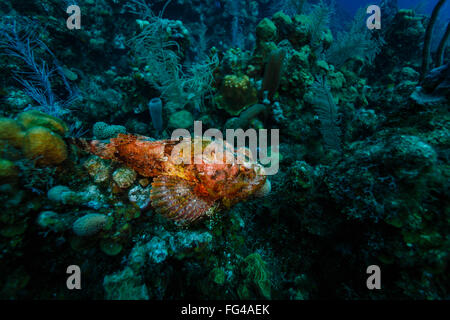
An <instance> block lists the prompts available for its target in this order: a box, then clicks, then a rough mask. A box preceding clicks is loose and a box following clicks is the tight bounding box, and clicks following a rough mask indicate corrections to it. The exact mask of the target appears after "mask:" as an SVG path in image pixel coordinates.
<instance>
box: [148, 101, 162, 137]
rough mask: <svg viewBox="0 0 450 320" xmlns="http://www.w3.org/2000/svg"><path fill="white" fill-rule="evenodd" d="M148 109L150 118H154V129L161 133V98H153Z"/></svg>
mask: <svg viewBox="0 0 450 320" xmlns="http://www.w3.org/2000/svg"><path fill="white" fill-rule="evenodd" d="M148 109H149V111H150V116H151V117H152V123H153V127H155V129H156V130H157V131H158V132H159V131H162V129H163V118H162V101H161V99H160V98H153V99H152V100H150V102H149V103H148Z"/></svg>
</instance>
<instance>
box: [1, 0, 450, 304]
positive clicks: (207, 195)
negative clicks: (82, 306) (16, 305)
mask: <svg viewBox="0 0 450 320" xmlns="http://www.w3.org/2000/svg"><path fill="white" fill-rule="evenodd" d="M77 3H78V4H79V5H80V6H82V10H83V19H82V28H81V29H79V30H69V29H67V26H66V23H65V20H64V19H65V18H66V16H65V13H64V11H63V10H61V6H63V7H64V6H65V5H66V2H64V1H63V3H62V2H61V1H57V0H43V1H29V5H28V3H27V5H25V4H24V3H23V1H22V2H21V1H19V0H11V1H7V2H2V4H1V5H0V15H1V18H0V78H1V81H0V203H1V205H0V209H1V210H0V273H1V274H2V276H1V277H0V288H1V289H0V298H1V299H24V300H27V299H61V300H66V299H84V300H85V299H114V300H116V299H117V300H128V299H142V300H147V299H158V300H159V299H178V300H179V299H245V300H253V299H286V300H287V299H299V300H300V299H362V300H381V299H402V300H404V299H415V300H425V299H430V300H432V299H436V300H438V299H448V297H449V295H450V288H449V286H448V283H450V281H449V264H448V258H449V252H450V251H449V247H450V243H449V236H448V235H449V234H450V228H449V226H450V225H449V221H450V211H449V210H448V208H449V207H450V205H449V198H448V193H449V192H448V190H449V181H450V166H449V158H450V152H449V150H450V139H449V137H450V132H449V130H450V126H449V123H450V117H449V112H448V105H449V103H448V102H449V99H450V96H449V92H450V90H449V76H450V63H449V50H448V46H447V45H446V42H445V39H446V37H448V26H447V22H446V21H444V22H445V23H443V22H442V21H439V19H437V20H436V21H435V22H434V20H435V18H434V17H433V18H431V19H430V15H431V12H427V13H420V12H419V11H418V10H413V9H407V8H398V7H397V6H396V5H395V1H383V4H382V9H383V10H382V21H383V22H382V26H383V27H382V29H381V30H368V29H367V27H366V24H365V22H366V18H367V16H366V14H365V12H366V10H365V9H366V7H363V8H361V9H360V10H359V11H358V12H356V14H355V16H354V18H353V19H352V18H351V17H350V16H349V15H345V14H344V12H346V10H344V9H347V8H343V6H345V4H343V2H341V1H328V0H321V1H312V0H311V1H304V0H285V1H268V0H252V1H235V0H218V1H200V0H169V1H167V0H156V1H144V0H130V1H112V0H98V1H91V0H79V1H77ZM440 3H443V1H440ZM64 9H65V8H64ZM438 9H439V8H437V10H438ZM443 11H444V10H441V15H442V14H443ZM436 15H437V13H436V14H435V16H436ZM338 20H339V23H337V21H338ZM433 23H434V29H435V32H436V34H438V33H439V35H440V34H442V35H443V38H442V39H443V40H442V41H441V42H440V43H439V39H441V36H439V37H436V38H439V39H438V41H437V43H436V44H434V43H433V41H431V40H430V33H431V31H432V29H433ZM446 28H447V29H446ZM430 30H431V31H430ZM434 38H435V37H433V39H434ZM424 42H425V43H424ZM424 52H425V55H423V54H422V53H424ZM430 57H433V58H434V61H435V63H431V60H432V59H430ZM441 60H442V61H441ZM424 62H425V63H426V64H429V66H426V65H425V67H426V68H425V69H423V68H422V65H423V63H424ZM441 62H442V63H441ZM424 70H425V71H426V72H424ZM194 121H202V125H203V129H204V130H207V129H211V128H218V129H243V130H244V131H245V130H247V129H256V130H255V131H256V132H258V134H260V133H261V132H264V131H262V130H261V131H259V129H267V130H268V131H270V129H279V131H277V133H279V142H280V143H279V145H276V143H275V142H270V143H269V145H268V146H267V150H264V148H263V145H261V144H258V146H257V151H258V154H259V157H260V158H252V157H248V152H247V151H248V149H246V148H242V149H241V150H235V149H234V146H229V145H225V151H227V152H230V153H232V154H233V155H236V153H238V152H243V153H244V154H245V155H247V158H246V160H247V161H246V162H245V163H244V164H242V165H241V164H239V165H236V164H219V165H217V164H212V160H213V155H211V154H207V155H203V156H204V158H202V159H203V160H205V162H206V163H202V164H201V165H199V164H189V165H188V164H186V163H182V162H181V163H179V162H176V161H175V160H174V159H173V158H171V156H172V155H171V151H172V150H174V148H175V147H187V149H186V150H188V151H190V153H189V152H187V153H188V156H189V157H193V151H194V150H193V148H192V146H191V145H189V144H188V142H190V141H192V142H200V144H199V145H201V147H202V151H204V150H206V149H207V148H208V147H210V146H214V143H213V139H212V138H205V139H200V138H199V137H192V139H189V138H188V137H183V139H179V140H170V138H171V133H172V130H174V129H192V127H193V124H194ZM223 132H225V130H223ZM250 132H252V131H246V133H250ZM227 142H228V141H227ZM230 143H231V142H230ZM233 143H234V141H233ZM176 150H177V149H176ZM178 150H179V149H178ZM242 150H244V151H242ZM265 152H266V156H271V157H273V159H274V161H275V162H276V164H277V165H278V166H279V167H278V168H279V170H278V171H277V172H276V174H274V175H271V176H268V177H266V176H264V175H263V173H264V172H265V170H266V169H267V166H268V164H267V163H262V161H261V154H263V155H264V153H265ZM183 153H184V151H183ZM183 155H184V154H183ZM190 159H191V158H190ZM191 160H192V159H191ZM258 160H260V161H261V163H258ZM265 166H266V167H265ZM244 201H245V202H244ZM68 264H77V265H79V266H80V269H81V270H82V278H83V281H86V282H85V283H89V286H84V287H83V290H67V288H66V286H65V281H66V278H65V270H66V269H67V266H68ZM373 264H375V265H378V266H380V268H381V270H382V273H383V276H382V286H383V289H385V290H367V288H366V286H365V284H366V280H367V274H366V268H367V266H369V265H373Z"/></svg>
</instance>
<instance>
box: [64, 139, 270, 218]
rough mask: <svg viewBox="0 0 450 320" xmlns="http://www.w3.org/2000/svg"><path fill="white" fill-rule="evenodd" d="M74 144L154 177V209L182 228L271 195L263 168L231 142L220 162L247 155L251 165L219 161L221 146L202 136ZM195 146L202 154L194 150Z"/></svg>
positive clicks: (248, 162) (226, 146)
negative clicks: (268, 194)
mask: <svg viewBox="0 0 450 320" xmlns="http://www.w3.org/2000/svg"><path fill="white" fill-rule="evenodd" d="M72 142H75V143H76V144H77V145H78V146H80V147H81V148H82V149H83V150H85V151H87V152H89V153H92V154H94V155H97V156H99V157H101V158H103V159H110V160H114V161H117V162H120V163H122V164H124V165H125V166H127V167H129V168H131V169H133V170H135V171H136V172H137V173H139V174H140V175H142V176H144V177H151V178H153V182H152V190H151V196H150V199H151V204H152V207H153V208H154V209H155V210H156V212H158V213H160V214H162V215H164V216H166V217H167V218H169V219H172V220H174V221H175V222H176V223H177V224H178V225H188V224H191V223H192V222H194V221H197V220H199V219H202V218H204V217H208V216H211V215H212V214H214V213H215V212H218V211H220V210H221V209H227V208H229V207H231V206H232V205H234V204H236V203H237V202H240V201H243V200H245V199H247V198H249V197H251V196H264V195H266V194H267V193H268V192H270V182H269V180H268V179H267V177H266V175H264V168H263V167H262V166H261V165H260V164H258V163H257V162H256V161H254V160H253V159H252V158H251V157H250V156H249V154H248V153H247V152H245V151H243V150H242V149H241V150H237V151H236V150H234V149H233V147H232V146H230V145H229V144H228V143H226V142H223V144H222V145H221V146H223V149H222V150H223V151H222V152H223V153H220V152H219V155H220V157H222V158H221V159H225V157H226V156H237V155H238V153H239V152H240V153H241V155H242V152H244V153H245V159H246V161H245V162H243V163H242V164H239V163H238V162H237V161H233V162H232V163H226V161H219V163H218V162H217V159H218V156H217V153H216V150H220V149H215V148H212V146H213V144H216V143H217V142H216V141H214V142H213V141H212V140H205V139H199V138H195V139H183V140H160V141H152V140H151V139H150V138H148V137H144V136H137V135H131V134H119V135H118V136H117V138H113V139H110V140H109V142H105V141H99V140H91V141H87V140H83V139H78V140H74V139H73V141H72ZM196 143H199V145H200V150H202V152H196V153H195V152H194V149H195V148H194V146H195V144H196ZM206 148H208V149H206ZM195 150H199V148H197V149H195ZM211 150H212V151H211ZM203 151H207V152H203ZM185 157H187V158H185ZM180 159H184V161H181V160H180ZM187 160H189V161H187ZM199 160H200V161H199Z"/></svg>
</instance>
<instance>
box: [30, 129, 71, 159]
mask: <svg viewBox="0 0 450 320" xmlns="http://www.w3.org/2000/svg"><path fill="white" fill-rule="evenodd" d="M23 152H24V154H25V156H26V157H27V158H30V159H37V161H36V164H38V165H42V166H48V165H56V164H60V163H61V162H63V161H64V160H66V158H67V148H66V144H65V143H64V141H63V139H62V138H61V137H60V136H59V135H57V134H55V133H53V132H52V131H51V130H49V129H47V128H45V127H40V126H38V127H33V128H31V129H29V130H28V131H27V132H26V133H25V137H24V140H23Z"/></svg>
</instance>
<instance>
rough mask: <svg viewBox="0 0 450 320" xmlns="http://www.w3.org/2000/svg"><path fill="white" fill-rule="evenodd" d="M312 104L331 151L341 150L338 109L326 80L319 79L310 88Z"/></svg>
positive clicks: (326, 143) (324, 138)
mask: <svg viewBox="0 0 450 320" xmlns="http://www.w3.org/2000/svg"><path fill="white" fill-rule="evenodd" d="M310 90H311V92H312V94H313V96H312V97H313V98H312V101H311V102H312V104H313V105H314V109H315V111H316V113H317V116H318V117H319V120H320V132H321V133H322V137H323V140H324V142H325V145H326V147H327V148H329V149H333V150H337V151H340V150H341V139H340V136H341V130H340V128H339V126H338V107H337V105H336V104H335V103H334V101H333V96H332V95H331V92H330V88H329V87H328V85H327V83H326V80H325V78H319V79H318V80H316V82H314V83H313V84H312V85H311V88H310Z"/></svg>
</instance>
